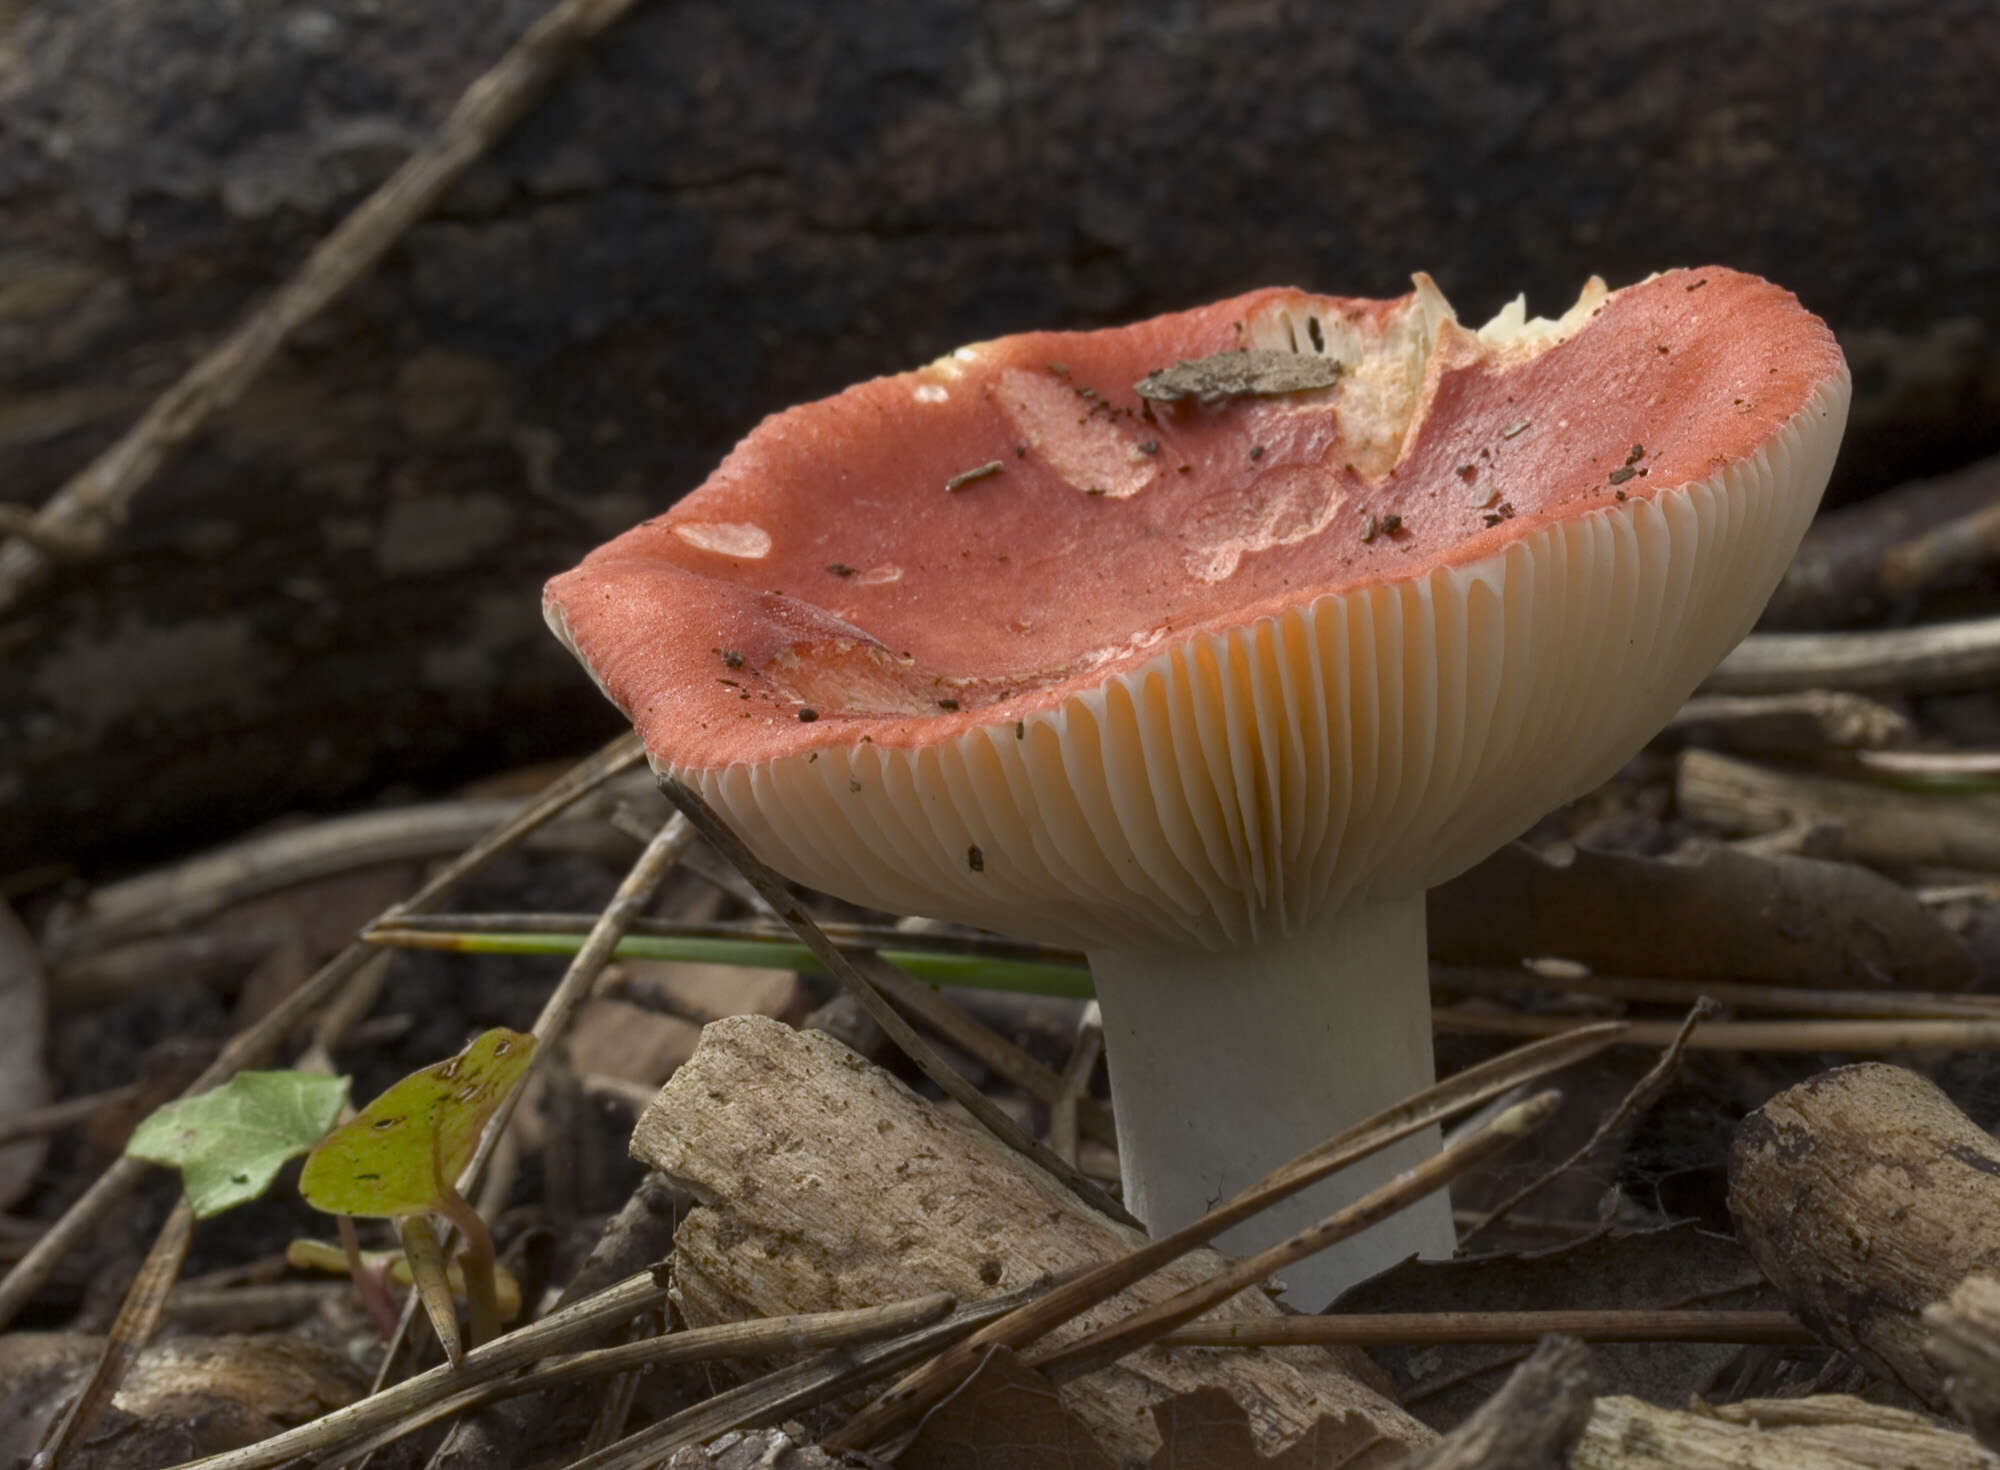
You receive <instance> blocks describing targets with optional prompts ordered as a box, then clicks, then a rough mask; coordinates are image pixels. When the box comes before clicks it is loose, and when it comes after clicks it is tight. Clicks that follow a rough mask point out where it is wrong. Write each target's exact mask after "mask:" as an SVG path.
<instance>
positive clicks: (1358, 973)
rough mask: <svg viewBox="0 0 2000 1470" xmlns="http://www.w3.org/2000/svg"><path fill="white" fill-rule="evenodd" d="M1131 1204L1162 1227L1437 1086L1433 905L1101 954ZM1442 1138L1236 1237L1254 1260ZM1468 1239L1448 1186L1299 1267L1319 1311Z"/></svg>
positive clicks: (1351, 1174) (1296, 1285)
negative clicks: (1414, 1258)
mask: <svg viewBox="0 0 2000 1470" xmlns="http://www.w3.org/2000/svg"><path fill="white" fill-rule="evenodd" d="M1090 971H1091V976H1092V979H1093V981H1094V983H1095V985H1096V987H1097V995H1098V1000H1099V1001H1100V1003H1101V1004H1102V1006H1103V1008H1104V1041H1105V1051H1106V1056H1107V1058H1108V1060H1109V1064H1110V1069H1111V1097H1112V1105H1113V1108H1114V1111H1115V1112H1116V1115H1117V1119H1118V1151H1119V1160H1120V1165H1121V1168H1122V1171H1123V1174H1124V1183H1125V1204H1126V1206H1127V1207H1128V1208H1129V1209H1130V1210H1131V1211H1132V1213H1133V1214H1135V1215H1137V1216H1138V1217H1139V1218H1140V1219H1141V1220H1144V1221H1145V1222H1146V1225H1147V1227H1148V1229H1150V1230H1151V1231H1152V1232H1153V1233H1154V1234H1155V1235H1159V1234H1161V1233H1163V1232H1166V1231H1169V1230H1173V1229H1176V1228H1178V1227H1179V1226H1181V1225H1184V1224H1186V1223H1187V1222H1189V1221H1190V1220H1193V1219H1195V1218H1197V1217H1199V1216H1200V1215H1202V1214H1204V1213H1206V1212H1207V1211H1208V1210H1209V1209H1210V1208H1211V1207H1212V1206H1214V1205H1216V1204H1218V1203H1220V1202H1221V1201H1223V1200H1225V1199H1228V1198H1229V1197H1230V1196H1231V1195H1233V1194H1235V1193H1236V1192H1237V1191H1239V1190H1241V1189H1243V1188H1244V1187H1245V1186H1247V1185H1250V1184H1254V1183H1255V1182H1256V1181H1257V1180H1258V1179H1260V1178H1261V1177H1262V1176H1263V1175H1264V1174H1266V1173H1268V1172H1269V1171H1270V1170H1271V1169H1273V1168H1275V1167H1276V1166H1277V1165H1279V1164H1282V1163H1283V1162H1285V1161H1286V1160H1287V1159H1289V1158H1291V1157H1292V1156H1293V1155H1295V1154H1298V1153H1301V1152H1303V1151H1304V1150H1306V1149H1308V1148H1310V1147H1312V1146H1313V1145H1314V1144H1316V1143H1319V1142H1321V1141H1322V1140H1324V1139H1326V1138H1328V1137H1330V1136H1331V1135H1332V1134H1334V1133H1337V1132H1339V1131H1340V1130H1341V1129H1343V1128H1346V1127H1347V1126H1348V1125H1350V1124H1352V1123H1355V1122H1358V1121H1359V1120H1360V1119H1362V1118H1364V1117H1366V1116H1368V1115H1369V1114H1371V1113H1374V1112H1378V1111H1380V1110H1381V1109H1382V1108H1385V1107H1387V1106H1389V1105H1390V1104H1391V1103H1394V1102H1397V1101H1399V1100H1400V1099H1402V1098H1404V1097H1407V1096H1408V1095H1409V1094H1411V1093H1413V1092H1416V1091H1418V1090H1420V1089H1422V1088H1424V1087H1428V1086H1429V1085H1430V1084H1431V1082H1432V1081H1433V1080H1434V1072H1433V1068H1432V1062H1431V1025H1430V1010H1431V1005H1430V983H1429V972H1428V958H1427V955H1426V952H1425V945H1424V895H1423V894H1422V893H1421V892H1418V893H1415V894H1412V895H1410V896H1408V897H1403V898H1395V899H1389V900H1386V901H1380V902H1375V903H1371V904H1366V905H1361V906H1355V907H1349V908H1346V909H1344V910H1341V911H1338V912H1335V913H1330V914H1325V915H1322V916H1320V917H1318V918H1317V919H1316V920H1314V921H1313V922H1312V923H1311V924H1310V925H1309V926H1308V927H1307V928H1305V929H1304V930H1303V931H1301V932H1299V933H1296V934H1288V935H1280V936H1275V937H1272V938H1269V939H1264V940H1260V941H1257V942H1256V943H1253V944H1250V945H1245V946H1241V947H1238V948H1235V949H1229V950H1223V951H1219V952H1211V951H1206V950H1201V949H1197V948H1193V947H1187V946H1183V947H1180V948H1139V949H1116V950H1095V951H1092V952H1091V954H1090ZM1437 1148H1438V1134H1437V1130H1436V1129H1435V1128H1433V1129H1431V1130H1430V1131H1428V1132H1426V1133H1420V1134H1417V1135H1416V1136H1414V1137H1412V1138H1409V1139H1406V1140H1404V1141H1403V1142H1402V1143H1400V1144H1397V1145H1396V1146H1395V1147H1393V1148H1389V1149H1385V1150H1384V1151H1383V1152H1381V1153H1379V1154H1377V1155H1375V1156H1374V1157H1373V1158H1370V1159H1367V1160H1365V1161H1364V1162H1362V1163H1360V1164H1358V1165H1356V1166H1354V1167H1353V1168H1351V1169H1347V1170H1344V1171H1342V1172H1341V1173H1339V1174H1336V1175H1335V1176H1334V1177H1333V1178H1331V1179H1329V1180H1327V1181H1325V1182H1324V1183H1322V1184H1318V1185H1315V1186H1314V1187H1313V1188H1311V1189H1307V1190H1304V1191H1302V1192H1301V1193H1299V1194H1297V1195H1294V1196H1293V1197H1292V1198H1291V1199H1289V1200H1286V1201H1285V1202H1283V1203H1282V1204H1280V1205H1278V1206H1277V1207H1275V1208H1274V1209H1272V1210H1269V1211H1267V1212H1265V1213H1264V1214H1263V1215H1260V1216H1259V1217H1257V1218H1256V1219H1254V1220H1251V1221H1248V1222H1246V1223H1245V1224H1243V1225H1239V1226H1237V1227H1236V1228H1235V1229H1234V1230H1230V1231H1227V1232H1225V1233H1224V1234H1223V1235H1222V1236H1221V1237H1219V1239H1218V1241H1217V1245H1218V1246H1219V1247H1220V1248H1221V1249H1223V1250H1225V1251H1228V1252H1230V1253H1231V1254H1239V1255H1241V1254H1248V1253H1250V1252H1251V1251H1254V1250H1257V1249H1260V1248H1262V1247H1263V1246H1267V1245H1270V1244H1272V1243H1273V1242H1275V1241H1278V1240H1281V1239H1283V1238H1284V1237H1285V1236H1287V1235H1289V1234H1291V1233H1293V1232H1294V1231H1297V1230H1300V1229H1303V1228H1304V1227H1306V1226H1307V1225H1310V1224H1312V1223H1314V1222H1315V1221H1318V1220H1320V1219H1322V1218H1324V1217H1325V1216H1327V1215H1330V1214H1332V1213H1333V1212H1334V1211H1335V1210H1337V1209H1339V1208H1340V1207H1341V1206H1343V1205H1345V1204H1348V1203H1350V1202H1351V1201H1353V1200H1356V1199H1358V1198H1360V1197H1361V1196H1362V1195H1363V1194H1366V1193H1367V1192H1368V1191H1369V1190H1370V1189H1372V1188H1374V1187H1375V1186H1376V1185H1378V1184H1381V1183H1382V1182H1384V1181H1385V1180H1387V1179H1389V1178H1391V1177H1392V1176H1394V1175H1395V1174H1397V1173H1400V1172H1401V1171H1402V1170H1404V1169H1407V1168H1409V1167H1411V1166H1412V1165H1413V1164H1416V1163H1419V1162H1421V1161H1422V1160H1423V1159H1425V1158H1427V1157H1429V1156H1430V1155H1431V1154H1432V1153H1435V1152H1436V1151H1437ZM1455 1245H1456V1235H1455V1233H1454V1231H1453V1228H1452V1221H1451V1202H1450V1200H1449V1198H1448V1197H1447V1196H1446V1194H1445V1193H1444V1192H1443V1191H1440V1192H1439V1193H1437V1194H1435V1195H1433V1196H1431V1197H1430V1198H1428V1199H1426V1200H1423V1201H1421V1202H1420V1203H1419V1204H1417V1205H1416V1206H1414V1207H1413V1208H1412V1209H1410V1210H1407V1211H1405V1212H1404V1213H1403V1214H1401V1215H1398V1216H1396V1217H1395V1218H1394V1219H1391V1220H1386V1221H1384V1222H1382V1223H1381V1224H1380V1225H1377V1226H1375V1227H1373V1228H1372V1229H1369V1230H1366V1231H1364V1232H1362V1233H1361V1234H1360V1235H1358V1236H1356V1237H1355V1238H1354V1239H1352V1240H1349V1241H1346V1242H1343V1243H1342V1244H1340V1245H1338V1246H1335V1247H1334V1248H1333V1249H1331V1250H1328V1251H1325V1252H1323V1253H1321V1254H1320V1255H1318V1256H1314V1257H1312V1258H1311V1259H1309V1260H1305V1261H1301V1262H1300V1263H1299V1264H1298V1265H1296V1266H1294V1267H1292V1268H1291V1269H1290V1270H1288V1271H1287V1272H1286V1273H1285V1283H1286V1286H1287V1291H1286V1296H1285V1299H1286V1300H1287V1301H1288V1302H1290V1303H1291V1304H1293V1305H1295V1306H1299V1307H1302V1308H1305V1309H1306V1310H1318V1309H1319V1308H1321V1307H1324V1306H1325V1305H1326V1304H1327V1303H1328V1302H1329V1301H1331V1300H1332V1299H1333V1297H1334V1296H1335V1295H1336V1294H1337V1293H1339V1292H1340V1291H1342V1290H1344V1289H1345V1288H1346V1287H1348V1286H1351V1285H1353V1284H1354V1283H1355V1282H1356V1281H1359V1280H1362V1279H1363V1278H1365V1277H1368V1276H1372V1275H1374V1274H1375V1273H1376V1272H1377V1271H1380V1270H1382V1269H1383V1268H1385V1267H1387V1266H1390V1265H1393V1264H1394V1263H1395V1262H1397V1261H1400V1260H1402V1259H1404V1258H1405V1257H1407V1256H1410V1255H1413V1254H1421V1255H1426V1256H1448V1255H1450V1254H1451V1252H1452V1249H1453V1247H1454V1246H1455Z"/></svg>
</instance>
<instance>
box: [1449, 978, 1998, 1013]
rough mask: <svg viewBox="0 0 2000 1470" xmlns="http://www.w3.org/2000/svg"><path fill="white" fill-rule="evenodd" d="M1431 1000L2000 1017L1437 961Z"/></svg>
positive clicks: (1900, 997)
mask: <svg viewBox="0 0 2000 1470" xmlns="http://www.w3.org/2000/svg"><path fill="white" fill-rule="evenodd" d="M1431 987H1432V994H1433V1003H1434V1004H1435V1005H1439V1006H1448V1005H1449V1004H1450V1000H1449V997H1450V996H1453V995H1490V996H1508V995H1519V994H1520V993H1522V992H1523V991H1537V992H1541V993H1544V994H1557V995H1590V996H1602V997H1605V998H1607V999H1610V1000H1625V1001H1638V1002H1640V1003H1642V1004H1646V1005H1668V1006H1691V1005H1694V1004H1695V1003H1696V1002H1697V1001H1699V1000H1700V999H1701V998H1702V997H1703V996H1704V995H1705V996H1707V997H1708V998H1709V999H1711V1000H1714V1001H1717V1002H1719V1003H1721V1004H1722V1005H1725V1006H1740V1007H1743V1008H1745V1009H1748V1010H1757V1011H1779V1012H1783V1013H1787V1014H1790V1015H1794V1016H1814V1017H1826V1018H1833V1019H1841V1018H1844V1019H1849V1020H1909V1021H1948V1020H1986V1019H2000V996H1985V995H1941V994H1938V993H1935V992H1926V991H1909V990H1808V989H1805V988H1803V987H1796V986H1791V985H1746V984H1741V983H1739V982H1737V981H1734V980H1655V979H1651V978H1649V977H1646V976H1634V975H1545V974H1541V973H1538V972H1537V971H1534V970H1527V969H1519V970H1503V969H1486V968H1479V967H1473V966H1468V965H1439V964H1434V965H1432V966H1431Z"/></svg>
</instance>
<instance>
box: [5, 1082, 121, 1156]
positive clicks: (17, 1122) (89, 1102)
mask: <svg viewBox="0 0 2000 1470" xmlns="http://www.w3.org/2000/svg"><path fill="white" fill-rule="evenodd" d="M138 1095H139V1088H138V1085H137V1084H136V1083H130V1084H127V1085H126V1086H124V1087H113V1088H111V1089H109V1090H108V1091H105V1092H92V1093H88V1094H86V1095H85V1096H83V1097H71V1098H65V1099H64V1100H63V1101H61V1102H57V1103H50V1104H48V1105H47V1106H46V1107H40V1108H34V1109H32V1110H30V1111H28V1112H25V1113H16V1114H14V1115H13V1116H12V1117H11V1118H0V1145H6V1144H9V1143H13V1142H14V1141H15V1140H17V1139H22V1138H46V1137H47V1136H48V1135H49V1134H51V1133H55V1132H57V1131H58V1130H60V1129H63V1128H67V1127H69V1125H70V1124H72V1123H82V1122H86V1121H88V1120H89V1119H90V1118H91V1117H93V1116H95V1115H96V1114H97V1112H98V1111H99V1110H100V1109H103V1108H112V1107H117V1106H119V1105H120V1104H122V1103H128V1102H130V1101H132V1099H133V1098H135V1097H137V1096H138Z"/></svg>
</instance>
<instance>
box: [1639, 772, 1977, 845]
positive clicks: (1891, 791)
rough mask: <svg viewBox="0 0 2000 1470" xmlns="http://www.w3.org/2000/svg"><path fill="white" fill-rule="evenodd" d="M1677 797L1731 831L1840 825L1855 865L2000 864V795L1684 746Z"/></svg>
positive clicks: (1691, 811)
mask: <svg viewBox="0 0 2000 1470" xmlns="http://www.w3.org/2000/svg"><path fill="white" fill-rule="evenodd" d="M1674 796H1675V800H1676V801H1677V802H1678V803H1679V804H1680V809H1681V812H1682V814H1683V815H1685V816H1688V817H1692V818H1694V819H1695V820H1696V821H1698V822H1707V823H1709V824H1710V825H1712V826H1715V827H1719V828H1721V829H1722V830H1724V831H1726V832H1753V833H1764V832H1779V831H1783V830H1784V829H1786V828H1788V827H1792V826H1796V825H1798V824H1799V823H1801V822H1813V823H1820V824H1826V825H1831V826H1837V827H1839V828H1840V850H1841V852H1842V854H1843V855H1844V856H1846V857H1847V858H1849V859H1851V860H1853V861H1855V862H1864V863H1884V864H1893V865H1898V866H1917V867H1933V868H1973V869H1977V870H1980V871H1982V872H1995V871H2000V796H1984V795H1979V794H1976V793H1968V792H1964V791H1937V792H1929V793H1926V792H1919V791H1902V790H1898V789H1897V788H1895V787H1893V786H1881V785H1876V784H1874V783H1872V782H1866V781H1847V780H1842V779H1841V778H1839V777H1837V776H1821V775H1812V774H1808V773H1805V772H1802V771H1781V770H1777V769H1775V768H1773V767H1770V766H1762V765H1756V764H1753V763H1752V762H1750V761H1739V760H1736V759H1733V758H1732V757H1730V756H1726V755H1717V754H1715V753H1714V752H1713V751H1708V750H1689V751H1683V752H1682V753H1681V758H1680V763H1679V766H1678V768H1677V770H1676V772H1675V778H1674Z"/></svg>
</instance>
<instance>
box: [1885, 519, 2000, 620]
mask: <svg viewBox="0 0 2000 1470" xmlns="http://www.w3.org/2000/svg"><path fill="white" fill-rule="evenodd" d="M1996 556H2000V501H1996V502H1994V503H1993V504H1991V505H1983V506H1981V507H1980V508H1979V509H1978V510H1975V511H1973V512H1971V513H1970V514H1968V515H1963V516H1959V517H1958V518H1957V519H1955V520H1950V521H1946V522H1945V523H1944V524H1943V525H1941V526H1932V527H1930V528H1929V529H1928V530H1925V531H1922V532H1920V533H1919V534H1917V535H1915V536H1912V537H1910V538H1909V539H1908V540H1907V541H1899V542H1897V543H1896V544H1895V545H1894V546H1891V547H1890V548H1889V549H1888V550H1887V551H1885V552H1883V553H1882V570H1881V582H1882V590H1883V591H1884V592H1885V593H1887V594H1888V595H1889V596H1890V597H1891V598H1898V599H1900V598H1905V597H1909V596H1911V595H1912V594H1913V593H1917V592H1921V591H1922V590H1923V589H1924V588H1926V587H1928V586H1930V585H1931V583H1933V582H1935V581H1938V580H1939V579H1940V578H1943V577H1949V576H1956V575H1957V574H1959V573H1961V572H1969V571H1972V570H1975V569H1976V568H1978V567H1981V566H1984V565H1986V564H1987V563H1988V562H1991V561H1992V560H1993V559H1994V558H1995V557H1996Z"/></svg>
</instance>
